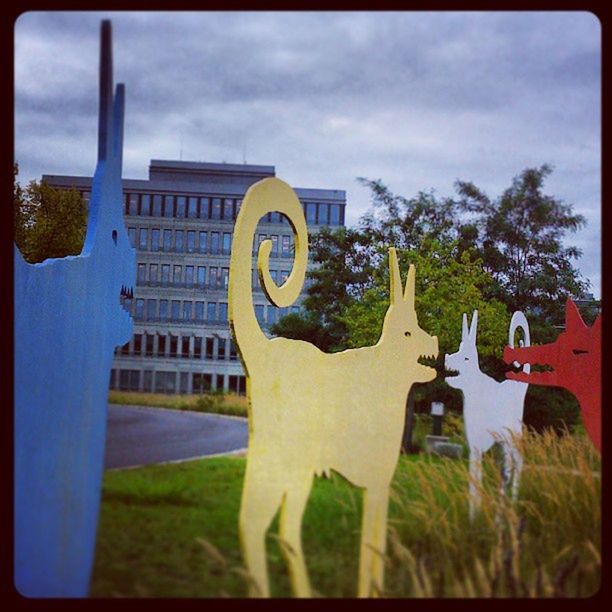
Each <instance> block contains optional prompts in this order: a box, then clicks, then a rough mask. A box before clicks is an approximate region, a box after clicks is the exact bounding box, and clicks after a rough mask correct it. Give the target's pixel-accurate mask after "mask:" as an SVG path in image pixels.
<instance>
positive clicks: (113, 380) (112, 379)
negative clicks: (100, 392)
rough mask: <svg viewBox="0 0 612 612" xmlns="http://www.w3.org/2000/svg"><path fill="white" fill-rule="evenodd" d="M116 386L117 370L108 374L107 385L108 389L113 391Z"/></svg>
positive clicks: (112, 370) (113, 369)
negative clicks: (108, 380)
mask: <svg viewBox="0 0 612 612" xmlns="http://www.w3.org/2000/svg"><path fill="white" fill-rule="evenodd" d="M116 384H117V370H115V368H112V369H111V373H110V382H109V384H108V387H109V389H114V388H115V385H116Z"/></svg>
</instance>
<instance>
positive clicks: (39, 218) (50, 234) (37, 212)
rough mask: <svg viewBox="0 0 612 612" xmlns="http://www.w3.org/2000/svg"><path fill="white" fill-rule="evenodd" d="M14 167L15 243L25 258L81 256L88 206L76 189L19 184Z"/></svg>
mask: <svg viewBox="0 0 612 612" xmlns="http://www.w3.org/2000/svg"><path fill="white" fill-rule="evenodd" d="M17 173H18V167H17V165H15V167H14V182H13V206H14V218H15V243H16V244H17V247H18V248H19V250H20V251H21V254H22V255H23V258H24V259H25V260H26V261H28V262H29V263H38V262H41V261H44V260H45V259H48V258H50V257H66V256H67V255H78V254H79V253H80V252H81V250H82V248H83V242H84V240H85V232H86V229H87V207H86V205H85V202H84V201H83V198H82V197H81V195H80V194H79V192H78V191H76V189H70V190H63V189H54V188H53V187H50V186H49V185H47V184H46V183H44V182H41V183H38V182H36V181H31V182H30V183H29V185H28V186H27V187H26V189H25V190H24V189H22V188H21V186H20V185H19V183H18V182H17Z"/></svg>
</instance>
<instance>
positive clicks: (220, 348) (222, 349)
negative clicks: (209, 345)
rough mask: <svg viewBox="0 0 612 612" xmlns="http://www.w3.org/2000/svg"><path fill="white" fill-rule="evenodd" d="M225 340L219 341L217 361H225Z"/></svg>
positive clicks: (220, 339)
mask: <svg viewBox="0 0 612 612" xmlns="http://www.w3.org/2000/svg"><path fill="white" fill-rule="evenodd" d="M225 344H226V340H225V338H219V340H218V341H217V359H225Z"/></svg>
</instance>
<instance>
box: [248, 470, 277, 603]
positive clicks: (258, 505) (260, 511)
mask: <svg viewBox="0 0 612 612" xmlns="http://www.w3.org/2000/svg"><path fill="white" fill-rule="evenodd" d="M274 484H275V483H272V482H271V481H270V479H269V478H267V477H266V473H265V471H264V470H262V466H256V465H255V464H254V463H253V461H249V460H247V470H246V475H245V478H244V485H243V488H242V501H241V504H240V543H241V546H242V551H243V558H244V560H245V563H246V566H247V570H248V572H249V574H250V575H251V578H252V580H253V583H252V584H251V585H250V586H249V596H250V597H269V596H270V588H269V584H268V566H267V560H266V532H267V530H268V527H269V526H270V523H271V522H272V519H273V518H274V515H275V514H276V511H277V509H278V507H279V506H280V504H281V501H282V495H283V491H282V488H281V487H279V486H274Z"/></svg>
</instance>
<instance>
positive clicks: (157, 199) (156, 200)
mask: <svg viewBox="0 0 612 612" xmlns="http://www.w3.org/2000/svg"><path fill="white" fill-rule="evenodd" d="M153 216H154V217H161V216H162V196H160V195H154V196H153Z"/></svg>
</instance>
